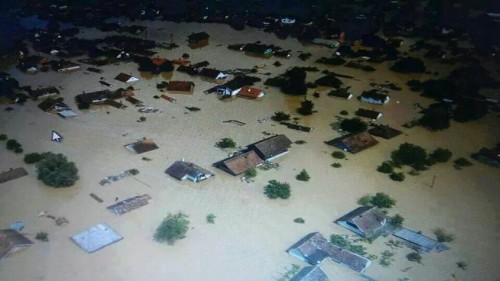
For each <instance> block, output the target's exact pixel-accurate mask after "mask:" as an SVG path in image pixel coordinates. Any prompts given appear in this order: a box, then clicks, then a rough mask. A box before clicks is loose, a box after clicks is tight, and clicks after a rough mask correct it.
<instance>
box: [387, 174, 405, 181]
mask: <svg viewBox="0 0 500 281" xmlns="http://www.w3.org/2000/svg"><path fill="white" fill-rule="evenodd" d="M389 178H391V180H393V181H404V180H405V178H406V177H405V175H404V174H403V173H392V174H390V175H389Z"/></svg>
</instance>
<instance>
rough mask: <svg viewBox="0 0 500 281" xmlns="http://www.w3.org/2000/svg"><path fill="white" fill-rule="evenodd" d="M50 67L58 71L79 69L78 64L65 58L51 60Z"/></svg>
mask: <svg viewBox="0 0 500 281" xmlns="http://www.w3.org/2000/svg"><path fill="white" fill-rule="evenodd" d="M52 68H53V69H54V70H56V71H58V72H68V71H74V70H78V69H80V65H79V64H77V63H74V62H71V61H67V60H60V61H57V62H52Z"/></svg>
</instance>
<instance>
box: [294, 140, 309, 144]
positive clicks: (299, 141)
mask: <svg viewBox="0 0 500 281" xmlns="http://www.w3.org/2000/svg"><path fill="white" fill-rule="evenodd" d="M306 143H307V141H305V140H296V141H295V144H306Z"/></svg>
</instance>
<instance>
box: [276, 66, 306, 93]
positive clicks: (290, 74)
mask: <svg viewBox="0 0 500 281" xmlns="http://www.w3.org/2000/svg"><path fill="white" fill-rule="evenodd" d="M306 75H307V74H306V71H305V70H304V69H302V68H300V67H294V68H292V69H290V70H288V71H287V72H285V74H284V76H285V80H284V83H283V85H282V86H281V91H282V92H283V93H285V94H287V95H296V96H300V95H305V94H306V92H307V86H306Z"/></svg>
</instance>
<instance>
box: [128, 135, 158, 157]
mask: <svg viewBox="0 0 500 281" xmlns="http://www.w3.org/2000/svg"><path fill="white" fill-rule="evenodd" d="M125 148H126V149H128V150H130V151H132V152H135V153H137V154H142V153H145V152H148V151H151V150H155V149H158V148H159V147H158V145H156V143H155V142H154V141H153V140H152V139H146V138H144V139H142V140H139V141H136V142H133V143H129V144H126V145H125Z"/></svg>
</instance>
